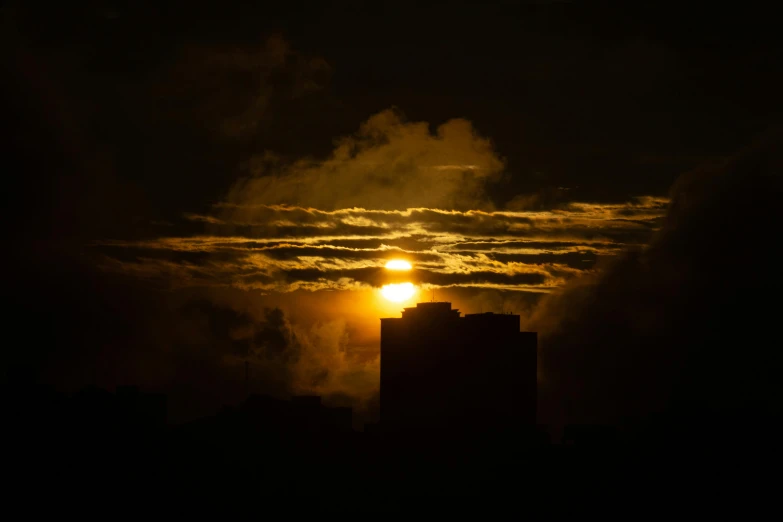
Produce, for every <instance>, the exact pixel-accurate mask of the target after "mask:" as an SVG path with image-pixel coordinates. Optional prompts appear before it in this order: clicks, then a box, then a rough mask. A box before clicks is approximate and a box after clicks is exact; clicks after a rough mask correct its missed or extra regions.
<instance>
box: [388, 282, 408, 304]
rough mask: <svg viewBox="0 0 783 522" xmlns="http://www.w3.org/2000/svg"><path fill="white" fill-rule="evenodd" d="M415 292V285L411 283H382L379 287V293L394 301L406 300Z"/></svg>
mask: <svg viewBox="0 0 783 522" xmlns="http://www.w3.org/2000/svg"><path fill="white" fill-rule="evenodd" d="M415 293H416V287H415V286H413V283H397V284H390V285H384V286H383V288H381V295H383V297H385V298H386V299H388V300H389V301H392V302H394V303H401V302H403V301H407V300H408V299H410V298H411V297H413V294H415Z"/></svg>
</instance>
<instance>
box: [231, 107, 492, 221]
mask: <svg viewBox="0 0 783 522" xmlns="http://www.w3.org/2000/svg"><path fill="white" fill-rule="evenodd" d="M251 164H252V167H251V169H252V170H253V172H252V173H251V176H249V177H247V178H245V179H243V180H241V181H239V182H238V183H237V184H235V185H234V187H233V188H232V189H231V190H230V191H229V194H228V197H227V202H228V203H230V204H234V205H237V206H236V207H228V208H226V209H225V214H226V217H227V218H228V219H231V220H234V221H237V220H239V221H251V220H255V219H257V215H256V213H255V210H256V208H257V207H255V206H256V205H264V204H266V205H274V204H288V205H295V206H301V207H314V208H318V209H322V210H334V209H341V208H351V207H363V208H369V209H385V210H394V209H400V208H409V207H429V208H448V209H465V210H467V209H471V208H487V207H489V206H490V203H489V200H488V198H486V197H485V192H484V184H485V183H486V181H487V180H488V179H492V178H494V177H496V176H497V175H499V174H500V173H501V171H502V170H503V160H502V159H501V158H500V157H499V156H498V155H497V153H496V152H495V151H494V149H493V147H492V144H491V142H490V141H489V140H488V139H486V138H483V137H481V136H479V135H478V134H477V133H476V131H475V130H474V129H473V126H472V125H471V123H470V122H468V121H467V120H464V119H453V120H449V121H447V122H446V123H444V124H442V125H440V126H438V127H437V129H435V132H434V133H433V132H431V131H430V126H429V125H428V124H427V123H426V122H408V121H405V119H404V118H403V116H402V115H401V114H400V113H399V112H398V111H396V110H393V109H390V110H385V111H383V112H380V113H378V114H375V115H373V116H372V117H370V118H369V119H368V120H367V121H366V122H364V123H363V124H362V125H361V127H360V128H359V130H358V131H357V132H356V133H355V134H354V135H351V136H347V137H343V138H341V139H339V140H337V142H336V144H335V149H334V150H333V151H332V153H331V154H330V156H329V157H328V158H326V159H325V160H320V161H319V160H300V161H296V162H293V163H282V162H280V161H278V160H275V159H274V158H272V157H270V156H268V155H267V156H264V157H261V158H259V159H257V160H256V161H255V162H251Z"/></svg>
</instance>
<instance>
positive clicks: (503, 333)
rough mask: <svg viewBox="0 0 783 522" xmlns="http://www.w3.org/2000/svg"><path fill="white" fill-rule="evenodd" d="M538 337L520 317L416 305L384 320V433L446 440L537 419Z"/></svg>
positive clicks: (513, 428)
mask: <svg viewBox="0 0 783 522" xmlns="http://www.w3.org/2000/svg"><path fill="white" fill-rule="evenodd" d="M536 345H537V336H536V333H534V332H520V316H519V315H511V314H494V313H485V314H468V315H466V316H465V317H461V316H460V312H459V310H455V309H452V308H451V303H448V302H431V303H418V304H417V305H416V307H415V308H414V307H412V308H406V309H405V310H403V312H402V317H401V318H386V319H381V427H382V429H383V431H384V433H385V434H387V433H394V434H395V436H405V435H410V436H412V437H419V436H422V435H426V434H432V435H435V436H436V437H439V438H440V439H441V440H444V435H447V436H448V437H449V438H451V439H454V438H461V437H464V436H468V437H471V436H474V435H478V434H487V433H494V434H512V433H519V430H529V429H532V428H534V426H535V420H536Z"/></svg>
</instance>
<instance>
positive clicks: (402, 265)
mask: <svg viewBox="0 0 783 522" xmlns="http://www.w3.org/2000/svg"><path fill="white" fill-rule="evenodd" d="M386 268H387V269H389V270H410V269H411V268H412V267H411V264H410V263H408V262H407V261H403V260H402V259H392V260H391V261H389V262H388V263H386Z"/></svg>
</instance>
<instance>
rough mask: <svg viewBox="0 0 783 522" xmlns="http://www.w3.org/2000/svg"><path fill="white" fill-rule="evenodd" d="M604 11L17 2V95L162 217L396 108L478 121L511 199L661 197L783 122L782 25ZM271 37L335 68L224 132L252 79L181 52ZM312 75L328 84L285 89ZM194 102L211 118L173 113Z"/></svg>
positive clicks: (580, 5)
mask: <svg viewBox="0 0 783 522" xmlns="http://www.w3.org/2000/svg"><path fill="white" fill-rule="evenodd" d="M588 4H589V5H591V6H592V7H588ZM602 4H603V3H601V2H598V3H588V2H521V3H519V5H513V4H512V3H499V4H485V3H474V4H469V3H465V4H461V3H458V4H453V3H451V4H446V3H441V4H431V5H428V6H426V7H422V6H417V5H416V4H414V3H405V2H394V3H388V4H387V3H377V4H374V6H373V7H371V8H366V7H363V6H362V4H361V3H352V2H345V3H339V2H338V3H336V4H322V5H320V6H311V5H310V4H304V3H303V4H301V5H300V4H298V3H296V2H286V3H279V4H276V5H267V3H263V5H262V4H261V3H256V2H233V1H229V2H220V3H219V4H210V5H209V6H202V7H197V6H193V5H191V4H189V3H185V2H182V3H179V2H138V3H133V6H127V5H124V4H122V3H112V2H90V3H85V4H84V5H83V6H82V7H81V8H76V9H74V8H73V7H71V6H68V7H67V8H66V7H64V6H63V7H55V6H50V5H49V4H46V5H44V4H41V5H40V6H36V3H35V2H26V3H24V6H25V7H24V8H19V9H17V10H16V11H10V12H9V13H8V15H9V18H8V20H10V21H8V20H7V23H8V24H11V25H13V26H14V29H15V31H14V32H13V33H11V34H9V35H8V36H7V38H10V39H12V45H13V44H16V47H15V48H14V50H13V51H11V52H12V53H20V52H24V53H26V54H25V58H23V59H22V63H19V62H18V61H17V68H16V69H15V70H12V74H14V75H15V76H16V77H17V78H18V79H20V81H21V85H17V87H18V89H21V91H22V92H23V93H24V94H23V95H22V97H23V98H26V100H25V101H26V102H27V103H31V104H33V105H34V106H37V107H39V110H43V111H44V115H43V116H40V117H42V118H45V119H47V120H48V121H46V122H45V123H44V124H45V125H46V126H47V127H48V128H49V129H50V130H51V132H54V133H66V134H76V136H73V137H72V139H81V140H82V142H83V143H85V145H84V146H85V147H90V148H98V147H100V149H98V151H97V152H94V153H93V154H98V153H100V154H102V156H103V160H102V161H104V162H106V161H108V162H110V163H111V164H112V167H113V169H114V171H115V173H116V176H117V178H118V181H119V182H121V183H128V184H130V186H131V187H132V188H133V189H135V190H136V191H138V192H139V198H140V200H141V202H143V204H145V205H149V208H148V209H147V210H148V211H149V212H156V213H162V214H168V215H173V214H176V213H181V212H185V211H199V210H201V209H202V208H203V207H204V206H205V205H208V204H211V203H213V202H214V201H215V200H216V199H217V198H218V197H219V195H220V194H221V193H222V192H225V190H226V187H227V186H230V184H231V183H232V181H233V180H234V179H235V177H236V176H237V173H238V172H237V168H238V166H239V165H238V164H239V163H240V161H239V160H241V159H242V156H246V155H248V154H249V153H250V152H258V151H262V150H272V151H274V152H276V153H277V154H282V155H287V156H293V157H300V156H304V155H308V156H309V155H316V156H317V155H321V156H323V155H326V154H327V153H328V152H329V151H330V150H331V146H332V140H333V139H335V138H336V137H338V136H343V135H346V134H349V133H351V132H353V131H354V130H355V129H356V126H357V124H358V123H359V122H361V121H364V120H366V119H367V118H368V117H369V116H370V115H372V114H374V113H377V112H378V111H380V110H383V109H385V108H388V107H392V106H395V107H398V108H399V109H400V110H401V111H402V113H403V114H404V115H405V116H406V117H407V118H409V119H410V120H411V121H426V122H430V124H432V125H437V124H440V123H442V122H444V121H446V120H448V119H450V118H455V117H462V118H466V119H468V120H469V121H471V122H472V123H473V125H474V126H475V128H476V129H477V131H478V132H479V133H480V134H482V135H484V136H487V137H489V138H490V139H491V140H492V142H493V143H494V144H495V146H496V149H497V151H498V154H499V155H501V156H502V157H504V158H506V159H507V162H508V163H507V169H506V171H507V173H508V174H509V177H510V180H508V182H507V184H501V185H498V186H497V187H495V188H494V189H493V194H492V195H493V196H494V197H495V198H496V199H498V200H501V201H502V200H503V199H504V198H507V197H508V195H509V194H516V193H519V192H523V191H527V192H531V191H539V190H546V189H548V190H550V191H552V190H556V189H557V187H569V188H570V189H571V190H573V191H576V192H572V193H571V194H570V196H571V197H572V198H576V199H590V200H602V201H604V200H618V199H619V200H624V199H625V198H627V197H629V196H634V195H639V194H652V195H665V193H666V191H667V190H668V188H669V186H670V185H671V183H672V181H673V180H674V179H675V178H676V176H677V175H678V174H680V173H681V172H683V171H684V170H687V169H689V168H692V167H694V166H696V165H698V164H700V162H703V161H704V160H705V159H707V158H710V157H714V156H721V155H725V154H726V150H727V149H730V148H732V147H734V148H736V147H737V146H739V145H741V144H744V143H746V142H747V140H748V139H750V138H751V137H752V136H754V135H756V134H757V133H759V132H761V131H763V130H764V129H765V128H766V127H767V126H768V125H769V124H770V122H773V121H775V120H776V119H777V118H778V117H779V115H780V101H779V95H778V93H779V92H780V90H781V89H780V88H781V85H780V82H781V70H780V68H781V62H780V60H779V59H778V58H779V54H780V50H781V37H780V35H779V31H776V30H775V27H774V22H773V20H774V17H771V16H768V15H765V12H764V11H760V10H754V9H751V8H744V9H743V8H739V7H738V6H736V5H733V4H732V5H728V4H727V6H726V7H720V6H717V5H711V6H710V7H709V9H706V8H698V7H687V8H686V7H683V6H680V5H676V4H674V5H672V6H664V5H660V4H647V3H644V2H642V3H637V2H634V3H633V6H631V5H625V6H624V7H616V6H612V7H609V6H607V5H602ZM20 5H21V4H20ZM14 34H15V35H16V36H14ZM271 34H279V35H281V36H282V38H284V39H285V41H286V42H287V43H288V45H289V46H290V47H291V49H293V50H295V51H296V52H297V53H301V55H302V60H303V61H305V60H310V59H312V58H321V59H323V60H324V62H325V66H324V70H321V71H316V72H315V73H313V72H312V71H309V72H305V71H303V70H299V71H297V70H294V71H291V70H286V71H278V72H279V73H280V74H277V73H275V74H273V77H272V78H271V79H269V80H268V81H269V83H271V84H272V85H273V86H274V91H275V92H274V97H275V99H274V100H272V101H270V103H269V106H268V107H267V109H265V110H264V113H263V115H264V117H263V119H262V120H263V121H260V122H258V123H257V125H256V127H255V128H254V129H253V130H252V131H251V132H248V133H246V134H244V135H243V136H242V139H241V140H236V139H234V140H228V142H220V141H217V142H216V140H215V139H214V138H215V137H214V135H211V134H209V131H210V130H211V129H210V128H209V127H210V124H212V123H214V121H207V120H208V119H209V118H213V119H214V118H215V117H217V116H216V114H217V113H219V112H221V111H223V113H230V112H231V111H232V110H234V111H235V110H237V107H234V106H232V105H231V100H232V98H233V99H234V100H235V101H237V103H242V101H243V100H242V97H248V96H252V94H253V88H254V83H255V84H257V82H258V81H259V80H258V78H255V79H254V78H253V75H252V74H244V75H243V74H242V73H241V72H236V74H235V75H234V77H233V78H228V77H226V78H223V80H224V81H222V82H218V81H215V82H213V83H212V84H209V85H207V84H206V82H208V81H209V80H208V79H205V77H204V74H207V73H204V74H202V71H197V70H194V69H195V68H196V66H190V67H189V64H188V63H186V62H187V60H186V59H185V58H183V53H186V52H187V51H188V50H192V49H199V50H203V49H209V50H220V51H230V50H233V51H236V52H252V51H253V50H256V49H259V48H260V47H261V46H263V43H264V41H265V40H266V39H267V38H268V37H269V36H270V35H271ZM22 50H23V51H22ZM194 52H198V51H194ZM16 56H17V60H19V59H20V58H19V54H17V55H16ZM178 67H179V68H178ZM20 68H21V69H22V70H21V71H20ZM294 69H296V67H294ZM22 71H24V72H22ZM188 74H190V76H188ZM304 74H314V75H315V78H314V80H315V81H316V82H318V85H319V86H320V88H319V89H318V90H317V91H316V92H312V93H309V94H307V95H304V94H301V95H300V94H299V93H296V94H292V92H293V91H296V88H297V86H296V83H297V81H299V80H300V79H297V75H300V76H301V75H304ZM22 75H23V76H22ZM172 75H175V77H174V78H172ZM275 76H276V77H275ZM231 80H235V81H233V82H232V81H231ZM172 82H174V85H173V84H172ZM186 82H191V83H190V85H188V83H186ZM172 85H173V86H172ZM156 87H157V88H156ZM166 87H169V88H168V89H167V88H166ZM17 92H18V91H17ZM207 100H209V101H207ZM42 103H48V104H49V106H50V107H51V106H52V104H53V105H54V106H55V107H56V108H57V110H58V111H59V112H60V113H61V117H60V118H61V119H60V120H59V122H58V120H56V116H55V114H54V113H53V110H54V109H52V110H49V109H43V108H41V104H42ZM207 103H210V104H211V106H210V108H204V107H203V106H204V105H205V104H207ZM194 105H201V106H202V108H203V111H202V112H200V113H199V114H198V115H194V114H187V113H186V114H184V115H183V114H182V112H183V111H187V110H188V108H190V109H192V108H193V106H194ZM177 106H179V107H180V108H181V109H182V110H180V111H178V110H177ZM194 112H197V111H194ZM205 127H206V128H205ZM79 135H80V136H81V138H80V137H79ZM72 154H74V155H77V156H78V155H80V154H81V155H82V156H84V155H86V154H88V153H87V152H83V153H79V152H73V153H72ZM82 161H84V158H82ZM94 161H99V160H97V159H96V160H94ZM575 194H578V195H575Z"/></svg>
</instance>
